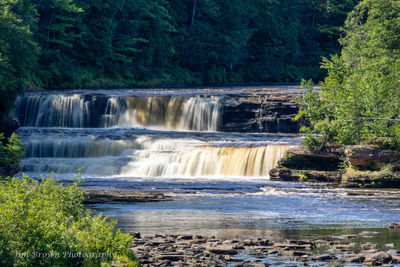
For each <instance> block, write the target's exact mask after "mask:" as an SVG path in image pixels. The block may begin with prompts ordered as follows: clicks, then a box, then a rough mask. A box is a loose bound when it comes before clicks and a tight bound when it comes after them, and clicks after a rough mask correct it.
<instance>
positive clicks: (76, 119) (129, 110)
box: [16, 94, 221, 131]
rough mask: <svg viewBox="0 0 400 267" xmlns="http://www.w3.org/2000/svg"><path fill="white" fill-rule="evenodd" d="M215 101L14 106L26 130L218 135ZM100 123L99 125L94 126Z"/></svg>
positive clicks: (35, 100)
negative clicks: (139, 129)
mask: <svg viewBox="0 0 400 267" xmlns="http://www.w3.org/2000/svg"><path fill="white" fill-rule="evenodd" d="M220 113H221V105H220V104H219V98H218V97H199V96H193V97H181V96H171V97H169V96H162V97H156V96H152V97H128V96H124V97H109V98H108V100H107V104H106V106H96V97H95V96H84V95H78V94H74V95H50V94H49V95H28V96H25V97H23V98H20V99H19V100H18V102H17V109H16V117H17V118H18V119H19V121H20V124H21V125H22V126H29V127H66V128H71V127H72V128H83V127H91V126H92V127H93V125H96V124H99V125H97V126H94V127H104V128H108V127H136V126H163V127H165V128H168V129H178V130H194V131H217V130H218V128H219V126H220V123H221V116H220ZM97 121H100V123H97Z"/></svg>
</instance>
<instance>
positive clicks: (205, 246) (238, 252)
mask: <svg viewBox="0 0 400 267" xmlns="http://www.w3.org/2000/svg"><path fill="white" fill-rule="evenodd" d="M131 235H134V237H135V239H134V241H133V246H132V248H131V249H132V251H133V252H134V253H135V254H136V256H137V257H138V259H139V260H140V263H141V266H227V265H230V266H248V267H250V266H254V267H256V266H257V267H258V266H294V265H293V262H296V266H310V265H313V263H318V264H319V266H322V265H321V264H323V266H342V265H344V264H348V263H363V264H365V265H373V266H377V265H383V264H386V265H385V266H392V264H398V263H400V250H395V249H390V250H388V251H379V250H378V247H377V245H375V244H373V243H363V244H358V243H352V242H351V240H349V241H332V240H331V241H329V240H325V239H324V240H322V239H321V240H285V241H279V242H278V241H271V240H268V239H265V238H248V239H220V238H215V237H207V236H200V235H180V236H179V235H164V234H156V235H155V236H152V237H141V236H140V234H139V233H131ZM349 239H351V238H349ZM118 264H119V265H121V264H122V265H123V262H113V263H112V265H113V266H117V265H118Z"/></svg>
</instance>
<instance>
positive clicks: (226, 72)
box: [0, 0, 356, 114]
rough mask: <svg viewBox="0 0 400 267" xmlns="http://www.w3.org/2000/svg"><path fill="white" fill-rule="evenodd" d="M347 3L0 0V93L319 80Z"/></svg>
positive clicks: (6, 106)
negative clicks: (321, 63) (37, 88)
mask: <svg viewBox="0 0 400 267" xmlns="http://www.w3.org/2000/svg"><path fill="white" fill-rule="evenodd" d="M355 2H356V0H252V1H247V0H107V1H106V0H0V89H1V91H0V97H2V96H6V98H7V99H14V95H15V94H17V93H19V92H20V91H21V90H22V88H23V87H26V86H30V87H42V88H50V89H54V88H77V87H126V86H143V85H149V86H151V85H158V84H168V83H170V84H174V83H180V84H201V83H211V84H221V83H235V82H297V81H299V80H300V79H301V78H312V79H314V80H320V79H322V78H323V76H324V73H323V72H322V71H321V70H320V68H319V63H320V62H321V57H322V56H328V55H329V54H331V53H336V52H337V51H339V48H340V47H339V43H338V42H337V39H338V37H339V34H340V27H341V25H342V24H343V22H344V20H345V18H346V16H347V13H348V12H349V11H350V10H351V9H352V8H353V7H354V5H355V4H356V3H355ZM9 102H10V101H7V103H3V102H2V103H1V106H0V113H2V114H3V113H4V112H5V111H6V110H8V109H9V105H10V104H11V103H9ZM11 102H12V101H11Z"/></svg>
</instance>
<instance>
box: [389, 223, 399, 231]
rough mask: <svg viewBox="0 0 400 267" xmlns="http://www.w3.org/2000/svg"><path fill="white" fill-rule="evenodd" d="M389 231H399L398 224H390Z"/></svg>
mask: <svg viewBox="0 0 400 267" xmlns="http://www.w3.org/2000/svg"><path fill="white" fill-rule="evenodd" d="M389 229H392V230H400V224H398V223H391V224H389Z"/></svg>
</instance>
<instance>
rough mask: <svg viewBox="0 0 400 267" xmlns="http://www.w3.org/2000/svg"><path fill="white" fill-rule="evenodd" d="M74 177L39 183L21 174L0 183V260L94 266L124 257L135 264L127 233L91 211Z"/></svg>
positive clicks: (4, 262)
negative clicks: (72, 180)
mask: <svg viewBox="0 0 400 267" xmlns="http://www.w3.org/2000/svg"><path fill="white" fill-rule="evenodd" d="M83 199H84V193H83V190H81V189H80V188H79V186H78V183H77V182H75V183H74V184H73V185H70V186H66V187H64V186H63V185H62V184H61V183H59V182H57V181H56V180H55V179H54V178H52V177H48V178H43V179H42V181H41V182H40V183H39V182H38V181H35V180H33V179H31V178H29V177H27V176H24V177H23V178H22V179H19V178H9V179H7V180H4V181H1V182H0V225H1V226H2V227H1V228H0V255H1V257H0V265H2V266H81V265H84V266H99V265H100V264H102V263H107V262H110V261H111V260H118V259H122V258H124V259H125V260H126V261H128V263H130V265H129V266H136V265H137V262H136V258H135V256H134V255H133V253H132V252H131V251H130V249H129V248H130V246H131V239H132V238H131V237H130V236H129V235H128V234H123V233H122V232H121V231H120V230H115V221H111V222H109V221H108V220H107V218H104V217H102V216H101V215H96V216H91V215H90V211H88V210H85V209H84V206H83V203H82V201H83Z"/></svg>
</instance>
